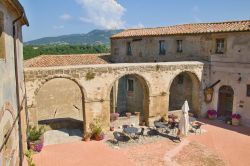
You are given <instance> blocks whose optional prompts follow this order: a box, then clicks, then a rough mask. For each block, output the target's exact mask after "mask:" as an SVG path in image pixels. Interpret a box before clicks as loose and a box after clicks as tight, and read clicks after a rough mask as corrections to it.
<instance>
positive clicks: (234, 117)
mask: <svg viewBox="0 0 250 166" xmlns="http://www.w3.org/2000/svg"><path fill="white" fill-rule="evenodd" d="M240 118H241V115H240V114H238V113H234V114H232V119H240Z"/></svg>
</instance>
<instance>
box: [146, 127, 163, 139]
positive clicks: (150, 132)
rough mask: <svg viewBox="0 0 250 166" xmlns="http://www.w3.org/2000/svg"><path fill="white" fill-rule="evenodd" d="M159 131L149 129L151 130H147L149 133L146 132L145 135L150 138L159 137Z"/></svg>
mask: <svg viewBox="0 0 250 166" xmlns="http://www.w3.org/2000/svg"><path fill="white" fill-rule="evenodd" d="M159 134H160V133H159V131H158V130H156V129H151V128H149V131H148V132H147V135H148V136H149V137H152V136H157V137H159Z"/></svg>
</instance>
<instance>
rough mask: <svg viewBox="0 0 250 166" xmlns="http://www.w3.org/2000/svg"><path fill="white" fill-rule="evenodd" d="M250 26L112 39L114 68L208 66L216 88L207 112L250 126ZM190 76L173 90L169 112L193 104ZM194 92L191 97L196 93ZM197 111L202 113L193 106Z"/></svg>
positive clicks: (183, 28)
mask: <svg viewBox="0 0 250 166" xmlns="http://www.w3.org/2000/svg"><path fill="white" fill-rule="evenodd" d="M249 54H250V21H249V20H246V21H231V22H218V23H197V24H183V25H176V26H169V27H159V28H144V29H128V30H125V31H123V32H121V33H118V34H116V35H114V36H112V37H111V55H112V61H113V62H114V63H124V62H127V63H140V62H173V61H201V62H204V63H206V64H208V65H209V73H208V75H205V76H204V77H206V78H207V79H208V80H209V81H208V82H207V83H206V85H205V87H209V86H211V85H213V84H214V83H216V84H215V85H214V86H213V88H212V90H213V94H212V100H211V102H210V101H209V102H204V101H203V107H202V111H203V112H205V111H206V110H208V109H215V110H217V112H218V115H219V116H230V115H231V114H232V113H240V114H241V115H242V124H244V125H248V126H249V125H250V111H249V108H250V79H249V74H250V66H249V62H250V55H249ZM190 83H191V80H190V77H189V76H188V75H180V76H179V77H178V78H177V79H176V80H174V82H173V85H172V86H171V88H170V106H169V109H170V110H176V109H180V107H181V105H182V103H183V100H184V99H185V98H186V99H188V101H189V103H194V102H195V101H194V100H197V99H194V98H192V95H191V93H189V94H188V93H186V91H187V89H192V90H191V91H192V93H196V92H195V91H197V89H196V88H195V87H193V86H192V84H190ZM191 91H189V92H191ZM192 107H197V106H195V104H191V109H193V108H192Z"/></svg>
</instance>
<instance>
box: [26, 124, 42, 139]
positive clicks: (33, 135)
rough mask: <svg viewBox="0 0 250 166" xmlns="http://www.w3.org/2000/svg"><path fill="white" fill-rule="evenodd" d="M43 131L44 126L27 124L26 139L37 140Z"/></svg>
mask: <svg viewBox="0 0 250 166" xmlns="http://www.w3.org/2000/svg"><path fill="white" fill-rule="evenodd" d="M43 133H44V127H43V126H42V127H36V126H29V128H28V139H29V140H30V141H37V140H39V139H40V137H41V136H42V135H43Z"/></svg>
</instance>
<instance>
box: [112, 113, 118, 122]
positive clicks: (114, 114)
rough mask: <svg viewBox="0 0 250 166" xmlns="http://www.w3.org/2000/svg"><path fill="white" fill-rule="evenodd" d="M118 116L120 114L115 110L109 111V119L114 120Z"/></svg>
mask: <svg viewBox="0 0 250 166" xmlns="http://www.w3.org/2000/svg"><path fill="white" fill-rule="evenodd" d="M119 116H120V114H119V113H117V112H114V113H111V115H110V120H111V121H116V120H118V118H119Z"/></svg>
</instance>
